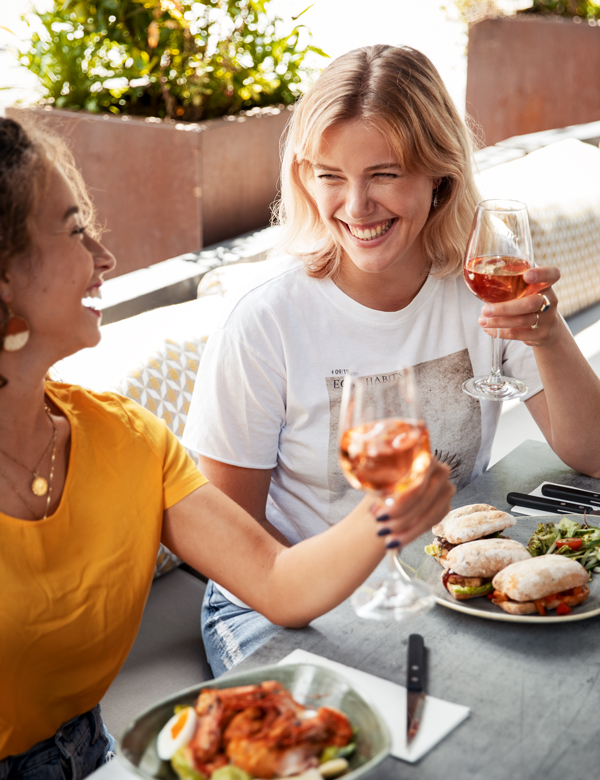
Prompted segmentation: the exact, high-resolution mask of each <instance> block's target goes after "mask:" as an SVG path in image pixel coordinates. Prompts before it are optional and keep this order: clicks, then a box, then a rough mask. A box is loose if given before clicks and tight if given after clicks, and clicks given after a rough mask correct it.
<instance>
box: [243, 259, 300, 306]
mask: <svg viewBox="0 0 600 780" xmlns="http://www.w3.org/2000/svg"><path fill="white" fill-rule="evenodd" d="M252 265H253V267H252V269H251V270H252V273H251V274H248V273H246V276H245V278H244V279H243V282H242V283H241V284H240V285H239V286H238V287H236V288H235V289H234V290H233V294H232V296H231V307H230V311H231V312H233V311H235V310H236V309H238V308H240V307H243V308H245V307H254V306H256V305H258V306H272V305H278V304H279V303H280V302H281V301H282V299H281V296H282V294H288V293H290V292H291V291H293V290H299V289H301V288H304V287H310V285H311V283H314V281H315V280H314V279H311V277H309V276H308V274H307V273H306V270H305V267H304V263H303V262H302V260H301V259H300V258H298V257H292V256H291V255H281V256H279V257H274V258H270V259H268V260H264V261H261V262H258V263H253V264H252ZM231 271H232V278H233V275H234V274H235V268H232V269H231ZM248 271H250V268H248Z"/></svg>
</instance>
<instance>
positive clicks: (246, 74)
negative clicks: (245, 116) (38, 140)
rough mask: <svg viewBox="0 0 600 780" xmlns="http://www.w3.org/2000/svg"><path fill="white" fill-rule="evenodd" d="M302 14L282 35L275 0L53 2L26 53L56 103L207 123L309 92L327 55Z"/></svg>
mask: <svg viewBox="0 0 600 780" xmlns="http://www.w3.org/2000/svg"><path fill="white" fill-rule="evenodd" d="M306 10H308V9H306ZM302 13H304V12H302ZM301 15H302V14H300V15H299V16H301ZM299 16H298V17H295V18H294V19H293V20H292V23H293V24H295V26H294V27H293V29H292V30H291V31H288V32H286V33H285V34H282V32H281V30H282V29H283V26H284V23H283V20H282V19H280V18H279V17H277V16H275V15H273V14H271V13H270V11H269V0H203V2H190V1H189V0H55V3H54V7H53V8H52V10H50V11H47V12H38V11H34V13H33V16H31V15H29V16H24V17H23V19H24V21H25V22H26V23H27V24H28V26H29V30H30V40H29V42H28V43H27V45H26V46H25V47H24V48H23V49H22V50H21V52H20V54H19V60H20V62H21V64H22V65H24V66H25V67H27V68H28V69H29V70H30V71H32V72H33V73H34V74H35V75H36V76H37V77H38V78H39V80H40V83H41V86H42V90H43V98H44V101H45V102H46V103H50V104H52V105H54V106H55V107H57V108H68V109H85V110H87V111H92V112H99V111H110V112H111V113H113V114H137V115H143V116H155V117H170V118H172V119H178V120H189V121H199V120H202V119H210V118H214V117H219V116H223V115H225V114H233V113H236V112H238V111H240V110H242V109H250V108H254V107H257V106H258V107H262V106H268V105H274V104H282V103H283V104H289V103H293V102H294V101H295V100H296V99H297V98H298V97H299V96H300V95H301V94H302V93H303V91H305V89H306V88H307V87H308V86H309V85H310V83H311V81H312V80H313V79H314V77H315V75H316V66H315V63H317V62H318V63H319V64H320V62H321V58H322V57H326V56H327V55H326V54H325V53H324V52H323V51H321V50H320V49H318V48H317V47H315V46H313V45H312V44H311V43H310V32H309V31H308V30H307V28H306V27H305V25H303V24H297V23H296V22H297V20H298V18H299ZM288 27H289V25H288Z"/></svg>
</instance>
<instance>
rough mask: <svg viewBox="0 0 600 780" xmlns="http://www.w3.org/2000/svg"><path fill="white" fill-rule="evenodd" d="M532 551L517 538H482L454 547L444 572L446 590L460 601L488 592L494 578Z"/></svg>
mask: <svg viewBox="0 0 600 780" xmlns="http://www.w3.org/2000/svg"><path fill="white" fill-rule="evenodd" d="M530 557H531V556H530V554H529V553H528V552H527V550H526V549H525V547H523V545H522V544H521V543H520V542H515V541H514V539H479V540H477V541H475V542H466V543H465V544H459V545H457V546H456V547H453V548H452V550H450V551H449V552H448V555H447V556H446V559H445V565H446V566H447V567H448V568H447V569H446V571H444V573H443V574H442V582H443V583H444V587H445V588H446V590H447V591H448V592H449V593H450V594H451V595H452V596H454V598H455V599H458V600H459V601H464V600H465V599H474V598H475V597H477V596H487V594H488V593H491V592H492V591H493V590H494V586H493V585H492V578H493V577H494V576H495V575H496V574H498V572H499V571H501V570H502V569H504V568H506V567H507V566H510V564H511V563H516V562H517V561H524V560H526V559H527V558H530Z"/></svg>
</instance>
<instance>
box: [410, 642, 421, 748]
mask: <svg viewBox="0 0 600 780" xmlns="http://www.w3.org/2000/svg"><path fill="white" fill-rule="evenodd" d="M425 655H426V651H425V643H424V642H423V637H422V636H421V634H411V635H410V636H409V637H408V671H407V673H406V744H407V745H410V743H411V742H412V741H413V739H414V738H415V736H416V734H417V731H418V730H419V726H420V725H421V720H422V718H423V708H424V707H425Z"/></svg>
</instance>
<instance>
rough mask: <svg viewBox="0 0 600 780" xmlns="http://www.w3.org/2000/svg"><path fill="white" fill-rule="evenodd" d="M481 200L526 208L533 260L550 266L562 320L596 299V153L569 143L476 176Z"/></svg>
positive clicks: (599, 180) (599, 268)
mask: <svg viewBox="0 0 600 780" xmlns="http://www.w3.org/2000/svg"><path fill="white" fill-rule="evenodd" d="M477 178H478V183H479V186H480V189H481V191H482V193H483V195H484V197H486V198H514V199H515V200H521V201H523V202H525V203H526V204H527V207H528V210H529V216H530V221H531V235H532V239H533V249H534V256H535V261H536V263H537V264H538V265H555V266H557V267H558V268H559V269H560V272H561V279H560V281H559V282H558V283H557V284H556V285H555V289H556V294H557V295H558V298H559V309H560V311H561V312H562V314H563V315H564V316H565V317H568V316H569V315H571V314H574V313H575V312H577V311H579V310H580V309H584V308H586V307H587V306H591V305H592V304H594V303H597V302H598V301H599V300H600V262H599V259H598V247H599V246H600V150H599V149H597V148H596V147H594V146H591V145H590V144H586V143H583V142H582V141H577V140H575V139H572V138H569V139H566V140H564V141H559V142H558V143H555V144H550V146H546V147H544V148H543V149H539V150H537V151H535V152H532V153H531V154H528V155H527V156H526V157H522V158H520V159H519V160H513V161H512V162H509V163H505V164H504V165H497V166H495V167H494V168H489V169H488V170H485V171H483V172H482V173H480V174H478V177H477Z"/></svg>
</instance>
